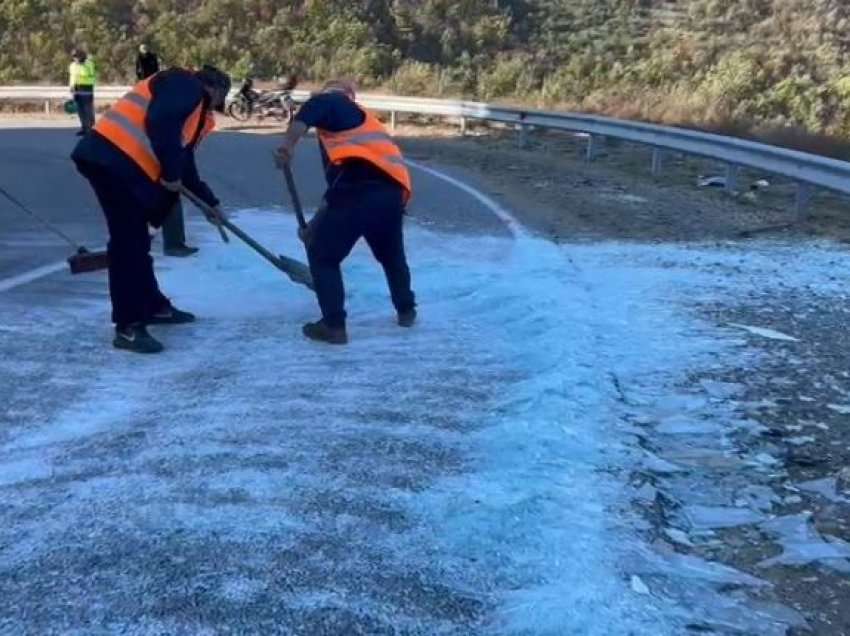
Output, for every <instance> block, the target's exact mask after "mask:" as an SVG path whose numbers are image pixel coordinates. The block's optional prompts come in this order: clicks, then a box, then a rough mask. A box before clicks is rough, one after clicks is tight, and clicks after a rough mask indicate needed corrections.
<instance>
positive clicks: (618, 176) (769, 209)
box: [397, 126, 850, 241]
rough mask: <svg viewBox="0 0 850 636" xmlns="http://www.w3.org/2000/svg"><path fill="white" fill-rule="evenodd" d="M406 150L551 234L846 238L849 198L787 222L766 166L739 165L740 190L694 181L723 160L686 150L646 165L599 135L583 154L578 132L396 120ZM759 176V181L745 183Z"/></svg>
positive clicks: (822, 198) (826, 200)
mask: <svg viewBox="0 0 850 636" xmlns="http://www.w3.org/2000/svg"><path fill="white" fill-rule="evenodd" d="M397 135H398V137H399V138H400V139H401V141H402V144H403V146H404V149H405V151H406V152H407V153H408V154H409V155H410V156H411V157H412V158H419V159H423V160H428V159H431V160H434V161H439V162H440V163H444V164H454V165H456V166H458V167H459V168H462V169H463V170H466V171H470V172H473V173H475V174H477V175H478V176H479V178H480V181H481V182H482V183H483V184H484V185H486V186H487V187H488V192H491V193H496V194H498V195H500V196H501V197H502V199H503V200H504V201H505V202H506V203H507V204H509V205H510V207H511V208H512V209H513V210H516V211H517V214H519V215H520V216H521V217H522V220H523V221H524V222H525V223H527V224H528V225H529V226H530V227H533V228H535V229H537V230H538V231H540V232H541V233H543V234H545V235H547V236H550V237H552V238H553V239H555V240H558V239H565V240H585V239H619V240H635V241H705V240H724V239H727V240H728V239H737V238H746V237H750V236H753V237H755V236H759V237H764V236H786V237H787V236H807V237H825V238H835V239H838V240H842V241H850V200H847V199H842V198H840V197H839V196H837V195H834V194H832V193H829V192H824V191H818V192H815V193H814V197H813V199H812V201H811V205H810V207H809V214H808V216H807V218H806V219H805V220H803V221H802V222H797V219H796V214H795V211H794V193H795V185H794V184H793V183H791V182H789V181H788V180H785V179H782V178H777V177H774V176H773V175H766V174H758V173H755V172H752V171H746V170H745V171H741V173H740V174H739V176H738V183H739V185H740V188H741V189H742V192H740V193H738V194H736V195H734V196H730V195H729V194H728V193H726V192H725V191H722V190H721V189H719V188H710V187H709V188H698V187H697V181H698V179H699V178H700V176H723V175H724V173H725V166H724V165H722V164H719V163H717V162H714V161H710V160H705V159H700V158H696V157H687V156H676V155H674V154H672V153H670V154H667V155H666V156H665V158H664V166H663V171H662V173H661V176H659V177H658V178H653V177H652V176H651V174H650V164H651V151H650V150H649V149H648V148H646V147H644V146H639V145H634V144H628V143H615V142H613V141H609V142H608V143H607V145H605V146H603V147H602V148H601V149H600V151H599V154H598V155H597V157H596V159H595V160H594V161H593V162H592V163H588V162H587V161H585V160H584V152H585V146H586V140H585V139H584V138H581V137H577V136H574V135H568V134H561V133H542V132H541V133H536V134H531V135H529V137H528V141H527V144H526V147H525V148H523V149H520V148H519V147H518V143H517V135H516V133H514V132H512V131H505V130H498V129H495V130H494V129H489V128H488V129H484V130H481V129H473V131H472V132H471V133H470V134H468V135H466V136H464V137H461V136H459V135H458V134H457V130H456V129H451V128H446V127H436V128H435V127H429V128H422V127H416V126H402V127H399V130H398V131H397ZM762 179H764V180H766V181H768V182H769V185H768V186H767V187H765V188H759V189H756V188H753V189H751V186H753V184H755V183H756V182H757V181H759V180H762Z"/></svg>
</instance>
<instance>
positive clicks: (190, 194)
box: [181, 188, 289, 274]
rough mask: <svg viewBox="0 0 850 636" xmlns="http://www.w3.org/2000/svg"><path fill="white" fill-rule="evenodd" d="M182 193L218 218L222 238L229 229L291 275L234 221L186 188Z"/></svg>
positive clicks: (275, 257)
mask: <svg viewBox="0 0 850 636" xmlns="http://www.w3.org/2000/svg"><path fill="white" fill-rule="evenodd" d="M181 192H182V193H183V194H184V195H185V196H186V198H187V199H189V200H190V201H191V202H192V203H194V204H195V205H197V206H198V207H199V208H201V210H203V211H204V212H205V213H206V214H208V215H210V216H212V217H213V218H218V220H219V223H217V224H216V225H217V226H218V229H219V232H221V235H222V236H227V235H226V234H225V232H224V228H227V229H228V230H230V232H232V233H233V234H234V235H236V237H237V238H238V239H239V240H240V241H242V242H243V243H245V244H246V245H247V246H248V247H250V248H251V249H252V250H254V251H255V252H257V254H259V255H260V256H262V257H263V258H264V259H266V260H267V261H268V262H269V263H271V264H272V265H274V266H275V267H277V268H278V269H279V270H281V271H282V272H284V273H287V274H288V273H289V269H288V268H287V267H286V264H285V263H284V262H283V261H281V260H280V259H279V258H278V257H277V256H275V255H274V254H272V253H271V252H270V251H268V250H267V249H266V248H265V247H263V246H262V245H260V244H259V243H257V241H255V240H254V239H253V238H251V237H250V236H248V234H246V233H245V232H244V231H243V230H242V229H241V228H239V227H237V226H236V225H234V224H233V222H232V221H230V220H228V219H225V218H222V217H219V216H218V215H217V214H216V212H215V210H213V209H212V206H210V205H209V204H208V203H207V202H206V201H203V200H202V199H200V198H198V196H197V195H196V194H195V193H194V192H190V191H189V190H187V189H186V188H183V189H182V190H181ZM225 242H226V241H225Z"/></svg>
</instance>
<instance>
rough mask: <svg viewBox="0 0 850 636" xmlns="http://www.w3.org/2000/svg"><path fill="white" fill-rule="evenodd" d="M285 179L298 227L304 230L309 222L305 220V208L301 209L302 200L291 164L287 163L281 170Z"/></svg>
mask: <svg viewBox="0 0 850 636" xmlns="http://www.w3.org/2000/svg"><path fill="white" fill-rule="evenodd" d="M281 170H282V171H283V178H284V179H285V180H286V189H287V190H289V197H290V198H291V199H292V207H293V208H295V216H296V217H297V218H298V227H300V228H301V229H302V230H303V229H304V228H306V227H307V220H306V219H305V218H304V208H302V207H301V199H300V198H299V196H298V189H297V188H296V187H295V177H293V176H292V168H291V167H290V166H289V162H285V163H284V164H283V167H282V168H281Z"/></svg>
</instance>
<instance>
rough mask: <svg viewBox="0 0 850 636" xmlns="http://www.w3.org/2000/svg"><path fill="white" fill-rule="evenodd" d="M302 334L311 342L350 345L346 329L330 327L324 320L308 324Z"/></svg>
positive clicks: (303, 328)
mask: <svg viewBox="0 0 850 636" xmlns="http://www.w3.org/2000/svg"><path fill="white" fill-rule="evenodd" d="M301 332H302V333H303V334H304V335H305V336H307V337H308V338H309V339H310V340H317V341H319V342H327V343H328V344H335V345H344V344H348V333H347V332H346V331H345V327H328V326H327V325H326V324H325V321H324V320H319V321H318V322H308V323H307V324H306V325H304V326H303V327H302V328H301Z"/></svg>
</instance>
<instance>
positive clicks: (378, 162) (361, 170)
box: [276, 80, 416, 344]
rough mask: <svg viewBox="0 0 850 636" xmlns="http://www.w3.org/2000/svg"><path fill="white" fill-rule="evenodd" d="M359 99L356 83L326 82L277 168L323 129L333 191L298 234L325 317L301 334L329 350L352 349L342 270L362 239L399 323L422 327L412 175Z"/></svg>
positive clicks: (292, 131) (289, 135) (281, 151)
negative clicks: (412, 238) (407, 219)
mask: <svg viewBox="0 0 850 636" xmlns="http://www.w3.org/2000/svg"><path fill="white" fill-rule="evenodd" d="M355 99H356V95H355V87H354V84H353V83H351V82H347V81H341V80H333V81H330V82H328V83H327V84H326V85H325V87H324V88H323V89H322V91H321V93H319V94H317V95H314V96H312V97H311V98H310V99H309V100H307V101H306V102H305V103H304V105H303V106H302V107H301V108H300V110H299V111H298V114H297V115H296V116H295V119H294V120H293V122H292V124H291V126H290V127H289V129H288V130H287V132H286V134H285V136H284V140H283V144H282V145H281V146H280V148H278V150H277V157H276V161H277V163H278V165H279V166H280V165H281V164H282V162H290V161H291V160H292V158H293V156H294V153H295V147H296V145H297V144H298V142H299V140H300V139H301V138H302V137H303V136H304V134H305V133H306V132H307V130H308V129H310V128H315V129H316V130H317V132H318V137H319V149H320V152H321V156H322V162H323V164H324V169H325V177H326V179H327V183H328V189H327V191H326V192H325V198H324V205H323V206H322V208H321V209H320V211H319V212H317V213H316V215H315V216H314V217H313V218H312V219H311V221H310V223H309V226H308V228H307V229H306V230H305V231H302V232H299V235H300V236H301V239H302V240H303V241H304V244H305V245H306V247H307V258H308V260H309V262H310V271H311V273H312V275H313V282H314V284H315V287H316V296H317V297H318V301H319V307H320V308H321V311H322V318H321V320H318V321H316V322H311V323H308V324H306V325H304V327H303V330H302V331H303V333H304V335H305V336H306V337H307V338H310V339H312V340H318V341H321V342H327V343H330V344H346V343H347V342H348V332H347V329H346V312H345V291H344V288H343V282H342V272H341V270H340V265H341V264H342V261H343V260H344V259H345V257H346V256H348V254H349V252H350V251H351V249H352V248H353V247H354V244H355V243H356V242H357V241H358V240H359V239H360V237H363V238H365V239H366V242H367V243H368V244H369V247H370V248H371V250H372V254H373V255H374V256H375V258H376V259H377V260H378V262H379V263H380V264H381V266H382V267H383V269H384V273H385V275H386V279H387V284H388V286H389V289H390V295H391V297H392V301H393V305H395V309H396V312H397V319H398V324H399V325H400V326H402V327H412V326H413V324H414V323H415V321H416V300H415V296H414V293H413V290H412V289H411V283H410V268H409V267H408V264H407V257H406V255H405V251H404V236H403V231H402V226H403V219H404V213H405V206H406V205H407V203H408V201H409V200H410V197H411V194H412V186H411V183H410V175H409V174H408V171H407V167H406V166H405V164H404V158H403V157H402V154H401V151H400V150H399V148H398V146H397V145H396V144H395V142H394V141H393V140H392V138H391V137H390V135H389V133H388V132H387V130H386V128H384V126H383V124H381V122H380V121H378V119H377V118H376V117H375V116H374V115H372V114H371V113H369V112H368V111H366V110H364V109H362V108H361V107H360V106H358V105H357V103H356V101H355Z"/></svg>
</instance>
